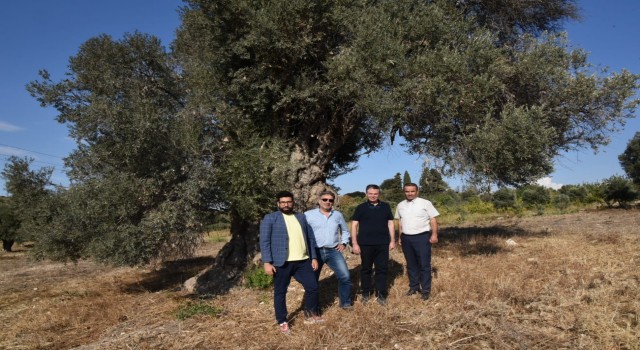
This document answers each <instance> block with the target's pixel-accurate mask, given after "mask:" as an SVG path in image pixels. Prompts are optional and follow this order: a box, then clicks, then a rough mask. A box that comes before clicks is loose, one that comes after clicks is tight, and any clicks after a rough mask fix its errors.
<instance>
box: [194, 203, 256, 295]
mask: <svg viewBox="0 0 640 350" xmlns="http://www.w3.org/2000/svg"><path fill="white" fill-rule="evenodd" d="M231 217H232V218H231V240H230V241H229V242H228V243H227V244H225V245H224V247H222V249H221V250H220V252H219V253H218V256H217V257H216V260H215V262H214V264H213V265H212V266H210V267H209V268H207V269H205V270H204V271H201V272H200V273H199V274H198V275H196V276H195V277H192V278H190V279H189V280H187V281H186V282H185V284H184V288H185V290H187V291H188V292H191V293H199V294H210V293H215V294H221V293H225V292H227V291H228V290H229V289H230V288H231V287H233V286H234V285H236V284H237V283H238V282H239V281H240V280H241V278H242V274H243V272H244V271H245V270H246V268H247V266H248V264H249V262H250V261H251V260H252V259H253V257H254V256H255V255H256V253H257V252H258V251H259V243H258V234H259V222H257V221H250V220H245V219H242V218H240V217H239V216H238V215H237V214H236V213H235V212H232V213H231Z"/></svg>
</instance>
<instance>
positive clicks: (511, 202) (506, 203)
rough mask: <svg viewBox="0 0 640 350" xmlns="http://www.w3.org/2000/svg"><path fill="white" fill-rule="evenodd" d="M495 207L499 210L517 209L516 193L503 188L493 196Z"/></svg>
mask: <svg viewBox="0 0 640 350" xmlns="http://www.w3.org/2000/svg"><path fill="white" fill-rule="evenodd" d="M491 201H492V202H493V206H494V207H495V208H496V209H498V210H505V209H508V208H515V207H516V193H515V191H514V190H511V189H508V188H501V189H499V190H497V191H496V192H495V193H494V194H493V198H492V200H491Z"/></svg>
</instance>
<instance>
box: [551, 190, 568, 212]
mask: <svg viewBox="0 0 640 350" xmlns="http://www.w3.org/2000/svg"><path fill="white" fill-rule="evenodd" d="M552 203H553V206H554V207H556V208H558V209H560V211H565V210H566V209H567V208H569V206H570V205H571V197H569V196H568V195H566V194H562V193H559V194H557V195H556V196H554V197H553V200H552Z"/></svg>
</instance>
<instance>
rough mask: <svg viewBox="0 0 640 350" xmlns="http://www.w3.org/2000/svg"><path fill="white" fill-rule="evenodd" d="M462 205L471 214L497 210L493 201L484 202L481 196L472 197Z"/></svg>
mask: <svg viewBox="0 0 640 350" xmlns="http://www.w3.org/2000/svg"><path fill="white" fill-rule="evenodd" d="M461 206H462V208H463V210H464V211H465V212H467V213H469V214H489V213H493V212H494V211H495V208H494V206H493V203H491V202H484V201H482V200H481V199H480V197H470V198H468V199H467V200H466V201H465V202H464V203H462V204H461Z"/></svg>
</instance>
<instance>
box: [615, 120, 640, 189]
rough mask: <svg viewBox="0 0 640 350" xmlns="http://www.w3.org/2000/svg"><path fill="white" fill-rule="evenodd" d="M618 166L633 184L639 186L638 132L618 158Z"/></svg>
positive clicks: (639, 137) (639, 135)
mask: <svg viewBox="0 0 640 350" xmlns="http://www.w3.org/2000/svg"><path fill="white" fill-rule="evenodd" d="M618 159H619V160H620V165H622V169H624V171H625V173H627V176H629V178H630V179H631V180H633V183H635V184H636V185H640V131H638V132H636V134H635V135H633V138H632V139H631V140H629V143H628V144H627V148H626V149H625V150H624V152H623V153H622V154H621V155H620V156H618Z"/></svg>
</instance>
